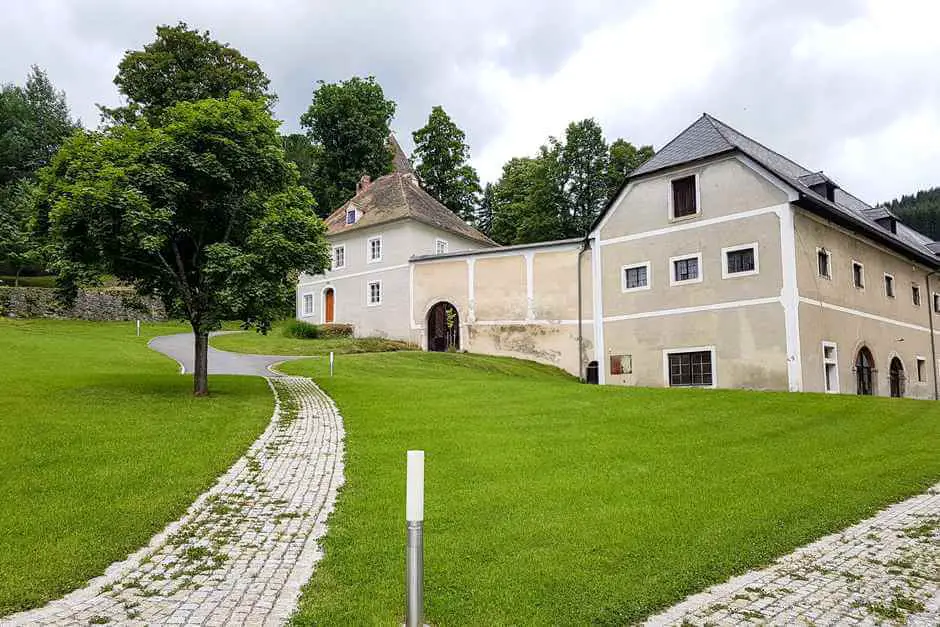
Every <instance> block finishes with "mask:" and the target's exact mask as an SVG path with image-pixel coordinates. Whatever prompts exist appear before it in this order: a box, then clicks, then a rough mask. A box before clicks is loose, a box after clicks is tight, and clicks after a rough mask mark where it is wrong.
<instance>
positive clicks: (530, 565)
mask: <svg viewBox="0 0 940 627" xmlns="http://www.w3.org/2000/svg"><path fill="white" fill-rule="evenodd" d="M282 368H283V369H284V370H286V371H288V372H291V373H295V374H306V375H313V376H314V377H315V378H316V380H317V382H318V383H319V384H320V385H321V386H322V387H323V388H324V389H325V390H326V391H327V392H328V393H329V394H330V395H332V396H333V398H334V399H336V401H337V403H338V405H339V408H340V410H341V412H342V413H343V416H344V421H345V428H346V433H347V441H346V447H347V453H346V465H345V472H346V485H345V487H344V488H343V490H342V493H341V495H340V498H339V502H338V508H337V511H336V512H335V513H334V515H333V516H332V517H331V519H330V522H329V531H328V534H327V536H326V539H325V558H324V559H323V561H322V562H321V563H320V564H319V566H318V567H317V570H316V572H315V574H314V576H313V578H312V580H311V582H310V583H309V585H308V586H307V587H306V589H305V590H304V594H303V597H302V601H301V607H300V610H299V612H298V613H297V615H296V616H295V622H296V623H297V624H302V625H313V624H317V625H340V624H346V625H351V624H357V625H361V624H384V625H393V624H401V622H402V618H403V611H402V607H403V598H404V589H403V574H404V561H403V560H404V539H405V537H404V520H403V518H404V494H405V485H404V481H405V451H406V450H407V449H409V448H416V449H424V450H425V451H426V454H427V467H426V477H427V486H426V496H427V503H426V528H425V543H426V563H425V577H426V592H425V598H426V607H427V614H426V621H427V622H428V623H430V624H434V625H496V624H526V625H529V624H562V625H582V624H616V625H620V624H627V623H630V622H633V621H636V620H638V619H641V618H643V617H645V616H648V615H650V614H652V613H655V612H656V611H657V610H659V609H662V608H664V607H666V606H668V605H671V604H673V603H675V602H677V601H679V600H681V599H682V598H683V597H685V596H686V595H688V594H690V593H694V592H697V591H700V590H702V589H704V588H705V587H707V586H708V585H710V584H714V583H716V582H720V581H723V580H725V579H727V578H728V577H730V576H732V575H734V574H737V573H741V572H744V571H746V570H748V569H750V568H753V567H756V566H759V565H763V564H767V563H769V562H771V561H772V560H773V559H774V558H775V557H777V556H779V555H782V554H785V553H787V552H789V551H791V550H792V549H794V548H796V547H798V546H800V545H803V544H805V543H807V542H809V541H811V540H813V539H815V538H818V537H820V536H823V535H825V534H828V533H832V532H835V531H837V530H839V529H841V528H844V527H846V526H848V525H850V524H852V523H854V522H856V521H858V520H860V519H863V518H865V517H867V516H870V515H872V514H874V513H875V512H876V511H877V510H878V509H880V508H882V507H883V506H885V505H887V504H889V503H892V502H895V501H898V500H901V499H904V498H906V497H908V496H911V495H913V494H915V493H918V492H921V491H923V490H924V489H926V488H927V487H928V486H930V485H932V484H933V483H934V482H936V481H937V480H938V479H940V455H938V454H937V451H938V450H940V405H937V404H935V403H931V402H925V401H913V400H906V399H887V398H858V397H848V396H838V397H837V396H824V395H811V394H786V393H762V392H746V391H726V390H664V389H623V388H613V387H597V386H583V385H580V384H578V383H576V382H574V381H573V380H571V378H569V377H567V376H565V375H562V374H560V373H558V372H557V371H553V370H551V369H547V368H544V367H541V366H537V365H535V364H531V363H527V362H519V361H512V360H504V359H498V358H493V357H480V356H473V355H460V354H427V353H388V354H381V355H369V356H344V357H340V358H338V360H337V367H336V374H335V376H334V377H332V378H330V377H329V376H328V374H327V372H326V368H327V366H326V364H325V363H324V362H323V360H306V361H300V362H291V363H287V364H284V365H283V366H282Z"/></svg>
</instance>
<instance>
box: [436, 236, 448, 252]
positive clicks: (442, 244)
mask: <svg viewBox="0 0 940 627" xmlns="http://www.w3.org/2000/svg"><path fill="white" fill-rule="evenodd" d="M447 248H448V244H447V240H446V239H439V240H436V241H435V242H434V252H435V254H437V255H443V254H444V253H446V252H447Z"/></svg>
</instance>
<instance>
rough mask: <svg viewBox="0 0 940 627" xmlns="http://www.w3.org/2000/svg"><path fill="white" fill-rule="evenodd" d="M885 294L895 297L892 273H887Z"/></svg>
mask: <svg viewBox="0 0 940 627" xmlns="http://www.w3.org/2000/svg"><path fill="white" fill-rule="evenodd" d="M885 296H887V297H888V298H894V277H893V276H891V275H890V274H885Z"/></svg>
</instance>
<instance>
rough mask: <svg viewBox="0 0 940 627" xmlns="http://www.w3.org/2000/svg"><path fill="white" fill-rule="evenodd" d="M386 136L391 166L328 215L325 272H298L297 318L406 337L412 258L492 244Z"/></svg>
mask: <svg viewBox="0 0 940 627" xmlns="http://www.w3.org/2000/svg"><path fill="white" fill-rule="evenodd" d="M390 142H391V144H392V147H393V149H394V151H395V156H394V170H393V172H392V173H391V174H387V175H385V176H382V177H379V178H377V179H376V180H375V181H371V180H369V178H368V177H363V178H362V180H361V181H360V183H359V186H358V190H357V193H356V195H355V196H354V197H353V198H351V199H349V200H348V201H347V202H346V203H344V204H343V205H342V206H341V207H338V208H337V209H336V210H335V211H334V212H333V213H331V214H330V215H329V216H328V217H327V218H326V220H325V222H326V226H327V239H328V240H329V242H330V246H331V254H332V265H331V268H330V270H329V271H327V272H326V273H325V274H323V275H317V276H309V275H301V277H300V279H299V283H298V290H297V317H298V318H299V319H300V320H306V321H309V322H314V323H332V322H342V323H347V324H351V325H353V326H354V328H355V330H356V333H357V334H359V335H362V336H370V335H377V336H382V337H393V338H399V339H411V328H410V326H409V324H408V316H409V311H410V306H411V294H410V274H411V271H410V265H409V260H410V258H411V257H412V256H414V255H426V254H435V253H437V254H442V253H447V252H450V251H466V250H475V249H480V248H492V247H494V246H496V244H495V243H494V242H493V241H492V240H490V239H489V238H488V237H486V236H485V235H483V234H482V233H480V232H479V231H477V230H476V229H474V228H473V227H471V226H468V225H467V224H466V223H465V222H463V221H462V220H461V219H460V218H458V217H457V216H456V215H454V213H453V212H452V211H450V210H449V209H447V208H446V207H445V206H443V205H442V204H441V203H439V202H438V201H437V200H435V199H434V198H433V197H431V196H430V195H429V194H428V193H427V192H425V191H424V190H423V189H421V187H420V186H419V184H418V179H417V177H416V175H415V173H414V171H413V170H412V168H411V164H410V162H409V161H408V158H407V157H406V156H405V154H404V152H402V150H401V147H400V146H399V145H398V143H397V141H395V139H394V138H391V140H390Z"/></svg>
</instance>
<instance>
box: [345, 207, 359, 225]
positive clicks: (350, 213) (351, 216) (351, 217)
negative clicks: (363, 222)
mask: <svg viewBox="0 0 940 627" xmlns="http://www.w3.org/2000/svg"><path fill="white" fill-rule="evenodd" d="M358 219H359V212H358V211H356V208H355V207H352V208H351V209H347V210H346V224H355V223H356V220H358Z"/></svg>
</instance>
